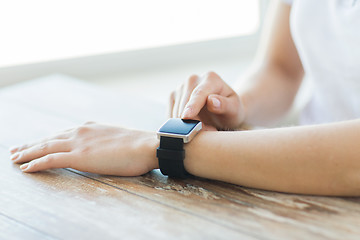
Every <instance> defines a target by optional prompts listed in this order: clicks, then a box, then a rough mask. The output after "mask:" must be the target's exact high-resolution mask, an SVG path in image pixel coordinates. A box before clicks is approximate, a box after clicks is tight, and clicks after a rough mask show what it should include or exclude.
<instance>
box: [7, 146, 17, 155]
mask: <svg viewBox="0 0 360 240" xmlns="http://www.w3.org/2000/svg"><path fill="white" fill-rule="evenodd" d="M18 149H19V147H16V146H14V147H11V148H9V151H10V152H11V153H15V152H16V151H17V150H18Z"/></svg>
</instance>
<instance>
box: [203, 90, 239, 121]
mask: <svg viewBox="0 0 360 240" xmlns="http://www.w3.org/2000/svg"><path fill="white" fill-rule="evenodd" d="M235 95H236V94H235ZM235 95H234V96H233V95H231V96H229V97H224V96H221V95H217V94H211V95H209V96H208V98H207V101H206V108H207V110H208V111H209V112H212V113H214V114H222V115H229V116H233V115H234V114H236V113H237V112H238V109H237V108H238V105H239V101H240V100H239V98H238V97H237V96H235Z"/></svg>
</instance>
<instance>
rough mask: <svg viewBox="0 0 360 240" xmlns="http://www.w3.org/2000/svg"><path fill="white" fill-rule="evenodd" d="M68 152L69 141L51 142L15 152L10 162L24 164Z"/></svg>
mask: <svg viewBox="0 0 360 240" xmlns="http://www.w3.org/2000/svg"><path fill="white" fill-rule="evenodd" d="M70 150H71V148H70V141H68V140H52V141H48V142H43V143H40V144H37V145H34V146H32V147H30V148H27V149H25V150H23V151H21V152H17V153H15V154H14V155H12V156H11V160H13V161H14V163H24V162H28V161H31V160H33V159H36V158H40V157H43V156H45V155H48V154H51V153H58V152H69V151H70Z"/></svg>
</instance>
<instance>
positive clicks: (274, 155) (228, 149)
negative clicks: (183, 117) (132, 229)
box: [11, 120, 360, 196]
mask: <svg viewBox="0 0 360 240" xmlns="http://www.w3.org/2000/svg"><path fill="white" fill-rule="evenodd" d="M359 142H360V120H353V121H345V122H339V123H331V124H324V125H314V126H303V127H291V128H278V129H268V130H254V131H236V132H217V131H203V132H201V133H200V134H198V136H197V137H196V138H195V139H194V140H193V141H192V142H190V143H189V144H186V145H185V151H186V158H185V161H184V165H185V168H186V170H187V171H188V172H190V173H191V174H193V175H195V176H199V177H204V178H209V179H214V180H220V181H224V182H229V183H234V184H238V185H242V186H248V187H254V188H260V189H266V190H273V191H280V192H289V193H302V194H316V195H344V196H359V195H360V187H359V186H360V161H359V159H360V150H359V146H358V145H359ZM99 146H101V147H99ZM158 146H159V140H158V139H157V138H156V134H155V133H152V132H143V131H136V130H128V129H123V128H117V127H110V126H103V125H98V124H87V125H84V126H81V127H79V128H76V129H73V130H71V131H68V132H64V133H62V134H60V135H58V136H56V137H53V138H49V139H45V140H44V141H40V142H39V143H35V144H29V145H24V146H21V147H17V148H13V149H12V150H11V152H12V153H13V155H12V158H13V161H14V162H15V163H24V164H23V165H21V166H20V168H21V169H22V170H23V171H24V172H37V171H42V170H46V169H50V168H66V167H71V168H74V169H77V170H80V171H85V172H93V173H99V174H110V175H119V176H138V175H142V174H145V173H147V172H148V171H150V170H152V169H156V168H158V160H157V158H156V148H157V147H158ZM26 162H28V163H26Z"/></svg>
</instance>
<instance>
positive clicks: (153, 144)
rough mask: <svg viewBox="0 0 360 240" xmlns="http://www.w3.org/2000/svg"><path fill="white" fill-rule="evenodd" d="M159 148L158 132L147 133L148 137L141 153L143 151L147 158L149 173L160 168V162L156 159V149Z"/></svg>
mask: <svg viewBox="0 0 360 240" xmlns="http://www.w3.org/2000/svg"><path fill="white" fill-rule="evenodd" d="M158 146H159V139H158V138H157V135H156V132H146V136H145V137H144V138H143V141H142V147H141V148H140V149H139V151H142V152H143V153H144V154H145V155H146V156H145V158H146V165H147V168H148V169H149V171H151V170H153V169H158V168H159V162H158V159H157V157H156V148H157V147H158Z"/></svg>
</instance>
